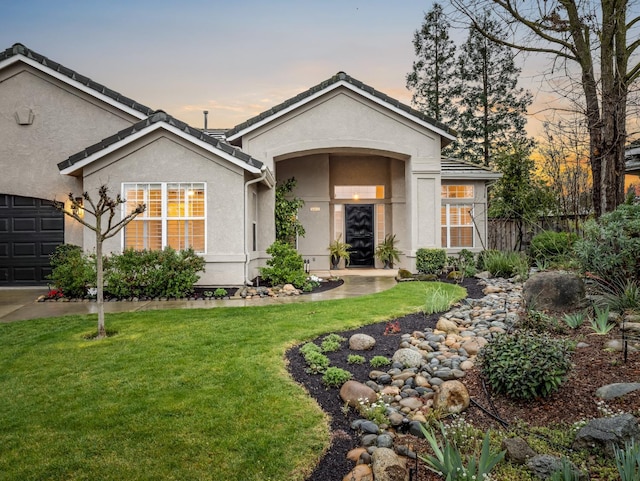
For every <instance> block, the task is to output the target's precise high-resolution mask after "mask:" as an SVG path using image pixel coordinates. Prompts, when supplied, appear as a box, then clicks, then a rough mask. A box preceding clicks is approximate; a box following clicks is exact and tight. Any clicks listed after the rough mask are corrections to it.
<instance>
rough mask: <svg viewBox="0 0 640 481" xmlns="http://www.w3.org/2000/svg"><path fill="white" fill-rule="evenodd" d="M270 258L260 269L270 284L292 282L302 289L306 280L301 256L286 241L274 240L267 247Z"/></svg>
mask: <svg viewBox="0 0 640 481" xmlns="http://www.w3.org/2000/svg"><path fill="white" fill-rule="evenodd" d="M267 254H270V255H271V259H269V260H268V261H267V267H263V268H262V269H260V273H261V275H262V278H263V279H264V280H265V281H266V282H268V283H270V284H271V285H274V286H275V285H278V284H293V286H294V287H297V288H298V289H302V288H303V287H304V285H305V283H306V282H307V275H306V274H305V272H304V261H303V260H302V256H301V255H300V254H298V252H297V251H296V250H295V249H294V248H293V247H292V246H291V244H288V243H286V242H281V241H275V242H274V243H273V244H271V245H270V246H269V248H268V249H267Z"/></svg>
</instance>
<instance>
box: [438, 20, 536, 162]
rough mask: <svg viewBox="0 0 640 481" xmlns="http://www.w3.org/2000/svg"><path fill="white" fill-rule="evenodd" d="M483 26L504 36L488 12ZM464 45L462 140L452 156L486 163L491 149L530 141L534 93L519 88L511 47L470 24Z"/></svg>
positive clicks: (460, 58) (460, 60)
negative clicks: (527, 126)
mask: <svg viewBox="0 0 640 481" xmlns="http://www.w3.org/2000/svg"><path fill="white" fill-rule="evenodd" d="M481 28H482V29H483V30H484V31H491V32H494V35H495V36H500V32H501V28H500V26H499V25H498V23H497V22H496V21H495V20H493V19H492V18H491V15H490V13H489V12H488V11H487V12H485V13H484V16H483V17H482V19H481ZM460 50H461V51H460V55H459V56H458V64H457V76H458V78H459V79H460V86H459V91H457V92H456V93H457V97H458V98H459V99H460V107H459V117H458V122H457V125H456V126H455V127H456V128H457V130H458V140H457V141H456V142H455V144H454V145H453V146H451V151H450V155H453V156H454V157H457V158H460V159H463V160H468V161H471V162H477V163H483V164H484V165H486V166H488V165H489V163H490V159H491V156H492V152H493V151H496V150H498V149H505V148H507V147H508V146H509V145H513V144H514V143H516V144H523V143H524V142H526V131H525V124H526V118H525V115H526V111H527V107H528V106H529V105H530V104H531V101H532V96H531V94H530V93H529V92H525V91H524V90H523V89H522V88H518V87H517V82H518V75H519V74H520V69H519V68H518V67H516V65H515V62H514V53H513V51H512V49H511V48H509V47H506V46H504V45H500V44H498V43H496V42H492V41H491V40H489V39H488V38H487V37H486V36H484V35H482V34H481V33H480V31H479V30H478V29H477V28H476V27H475V26H474V25H472V26H471V27H470V29H469V37H468V38H467V40H466V42H465V43H464V44H463V45H462V47H461V49H460Z"/></svg>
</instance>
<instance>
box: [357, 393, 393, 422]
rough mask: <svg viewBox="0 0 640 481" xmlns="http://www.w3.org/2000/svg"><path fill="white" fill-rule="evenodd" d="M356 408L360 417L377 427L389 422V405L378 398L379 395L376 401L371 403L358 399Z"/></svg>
mask: <svg viewBox="0 0 640 481" xmlns="http://www.w3.org/2000/svg"><path fill="white" fill-rule="evenodd" d="M357 408H358V412H359V413H360V416H362V417H363V418H365V419H368V420H369V421H373V422H374V423H376V424H378V425H380V424H387V423H388V422H389V418H388V417H387V409H388V408H389V405H388V404H387V403H385V402H384V401H383V400H382V399H381V398H380V395H378V399H377V400H376V401H374V402H372V403H369V401H368V400H366V399H363V398H360V399H358V406H357Z"/></svg>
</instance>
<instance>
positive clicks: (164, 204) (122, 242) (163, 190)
mask: <svg viewBox="0 0 640 481" xmlns="http://www.w3.org/2000/svg"><path fill="white" fill-rule="evenodd" d="M150 184H159V185H160V192H161V194H160V196H161V197H160V198H161V201H162V205H161V217H160V218H158V217H140V219H139V220H160V221H161V223H162V249H165V248H166V247H167V246H168V244H167V222H168V221H169V220H176V219H180V220H204V251H202V252H197V251H196V253H197V254H199V255H205V254H206V253H207V245H208V242H207V241H208V234H209V233H208V230H207V224H208V222H207V221H208V216H207V183H206V182H202V181H193V182H176V181H169V182H153V181H131V182H122V184H121V185H120V192H121V195H122V198H123V199H125V200H126V198H127V197H126V195H125V186H127V185H145V186H149V185H150ZM170 184H178V185H185V184H199V185H202V186H203V190H204V214H203V215H202V216H184V217H169V216H168V215H167V212H168V207H167V204H168V197H167V186H168V185H170ZM126 209H127V204H126V202H125V203H123V204H122V207H121V218H124V217H126V216H127V214H128V212H126ZM142 215H144V214H142ZM125 229H126V227H125V228H124V229H122V230H121V231H120V250H121V251H124V249H125V238H124V233H125Z"/></svg>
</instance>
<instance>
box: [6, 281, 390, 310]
mask: <svg viewBox="0 0 640 481" xmlns="http://www.w3.org/2000/svg"><path fill="white" fill-rule="evenodd" d="M396 273H397V271H396V270H395V269H389V270H381V269H343V270H332V271H317V272H312V274H315V275H317V276H319V277H324V278H328V277H330V276H337V277H340V278H342V279H344V284H343V285H342V286H340V287H337V288H335V289H331V290H329V291H325V292H320V293H318V294H305V295H302V296H295V297H277V298H260V299H249V300H245V299H228V300H209V301H205V300H199V301H139V302H126V301H120V302H107V303H105V305H104V307H105V309H104V310H105V312H107V313H109V312H134V311H149V310H157V309H210V308H214V307H244V306H265V305H274V304H288V303H292V302H309V301H326V300H330V299H346V298H348V297H356V296H362V295H365V294H372V293H374V292H380V291H384V290H386V289H390V288H391V287H393V286H394V285H395V284H396V281H395V278H394V277H395V275H396ZM46 293H47V288H45V287H25V288H20V287H15V288H9V287H5V288H0V322H12V321H22V320H26V319H37V318H41V317H58V316H66V315H71V314H78V315H85V314H96V313H97V308H96V303H95V302H37V299H38V296H41V295H44V294H46Z"/></svg>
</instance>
